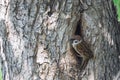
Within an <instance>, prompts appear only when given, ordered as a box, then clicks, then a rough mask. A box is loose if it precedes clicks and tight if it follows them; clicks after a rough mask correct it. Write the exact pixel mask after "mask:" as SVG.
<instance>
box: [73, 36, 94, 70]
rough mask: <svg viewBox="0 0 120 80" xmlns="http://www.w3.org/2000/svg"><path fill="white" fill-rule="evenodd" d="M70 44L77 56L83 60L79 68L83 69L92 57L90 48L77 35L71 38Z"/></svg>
mask: <svg viewBox="0 0 120 80" xmlns="http://www.w3.org/2000/svg"><path fill="white" fill-rule="evenodd" d="M71 44H72V46H73V48H74V50H75V51H76V53H77V56H78V57H82V58H83V60H82V64H81V68H83V67H85V66H86V65H87V63H88V60H89V59H90V58H92V57H93V54H92V51H91V49H90V47H89V46H88V44H87V43H86V42H85V41H84V40H83V39H82V38H81V37H80V36H79V35H75V36H73V37H72V38H71Z"/></svg>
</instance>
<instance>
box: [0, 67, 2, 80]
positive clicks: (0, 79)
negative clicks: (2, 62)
mask: <svg viewBox="0 0 120 80" xmlns="http://www.w3.org/2000/svg"><path fill="white" fill-rule="evenodd" d="M0 80H2V72H1V69H0Z"/></svg>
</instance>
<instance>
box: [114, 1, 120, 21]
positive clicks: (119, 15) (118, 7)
mask: <svg viewBox="0 0 120 80" xmlns="http://www.w3.org/2000/svg"><path fill="white" fill-rule="evenodd" d="M113 2H114V5H115V6H116V9H117V15H118V21H120V0H113Z"/></svg>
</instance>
